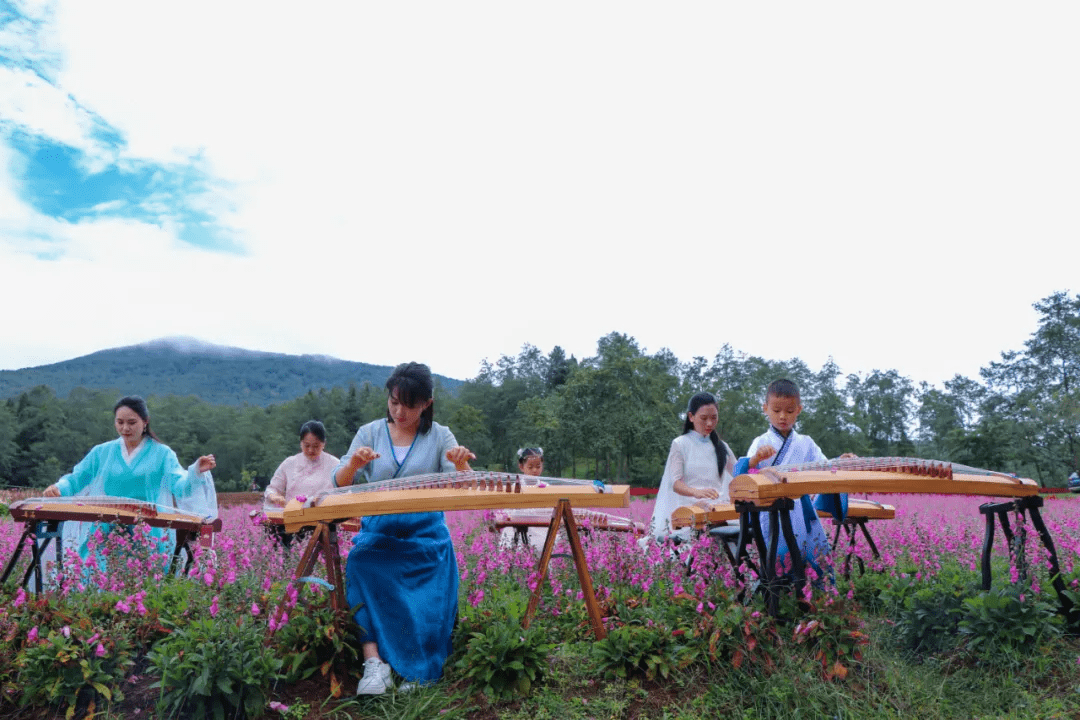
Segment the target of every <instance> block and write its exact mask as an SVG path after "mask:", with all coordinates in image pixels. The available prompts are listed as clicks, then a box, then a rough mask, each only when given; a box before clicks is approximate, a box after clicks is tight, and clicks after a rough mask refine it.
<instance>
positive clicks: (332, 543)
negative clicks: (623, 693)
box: [276, 499, 607, 640]
mask: <svg viewBox="0 0 1080 720" xmlns="http://www.w3.org/2000/svg"><path fill="white" fill-rule="evenodd" d="M562 523H565V524H566V537H567V540H569V542H570V550H571V554H572V556H573V558H574V565H575V566H576V567H577V574H578V581H579V582H580V583H581V590H582V593H583V594H584V596H585V607H586V609H587V610H588V613H589V622H590V624H591V625H592V629H593V633H594V634H595V635H596V639H597V640H603V639H604V638H605V637H607V631H606V630H605V629H604V623H603V619H602V617H601V615H600V605H599V603H597V601H596V593H595V591H594V590H593V584H592V577H590V575H589V567H588V565H587V564H586V563H585V551H584V550H583V549H582V547H581V536H580V535H579V534H578V527H577V523H576V522H575V521H574V513H573V511H572V510H571V509H570V501H569V500H567V499H561V500H559V501H558V503H557V504H556V505H555V510H554V512H553V513H552V516H551V523H550V524H549V526H548V534H547V538H546V540H545V541H544V549H543V552H542V553H541V555H540V560H539V562H538V564H537V566H536V572H537V573H538V577H537V581H536V590H535V591H533V593H532V597H530V598H529V605H528V608H527V609H526V610H525V617H523V618H522V620H521V625H522V627H525V628H528V627H529V624H530V623H531V622H532V618H533V615H535V614H536V609H537V608H538V607H539V605H540V594H541V592H542V591H543V588H544V582H545V581H546V580H547V573H548V563H550V562H551V555H552V550H553V549H554V548H555V537H556V536H557V535H558V533H559V526H560V525H561V524H562ZM337 525H338V523H337V521H334V520H319V521H318V523H317V524H316V527H315V531H314V533H312V536H311V539H310V540H309V541H308V544H307V548H306V549H305V550H304V554H303V556H301V558H300V563H299V564H298V565H297V566H296V573H295V575H294V579H295V580H302V579H304V578H306V577H309V576H310V575H311V572H312V571H313V570H314V569H315V565H316V564H317V563H318V561H319V555H320V554H321V555H322V557H323V560H324V562H325V564H326V579H327V582H329V583H330V585H331V586H332V590H331V596H330V602H331V605H332V607H333V608H334V609H335V610H342V611H348V609H349V607H348V605H347V604H346V600H345V576H344V575H343V574H342V572H341V553H340V549H339V546H338V537H337ZM284 608H285V603H284V601H283V602H282V603H281V604H280V605H279V609H278V611H277V615H276V617H277V619H279V620H280V617H281V613H283V612H284Z"/></svg>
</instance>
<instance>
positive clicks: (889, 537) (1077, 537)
mask: <svg viewBox="0 0 1080 720" xmlns="http://www.w3.org/2000/svg"><path fill="white" fill-rule="evenodd" d="M870 499H874V500H878V501H879V502H884V503H888V504H891V505H893V506H895V507H896V518H895V519H894V520H883V521H870V524H869V527H870V530H871V534H872V535H873V537H874V541H875V543H876V544H877V546H878V549H879V550H880V552H881V557H880V560H877V561H874V560H872V558H871V557H870V551H869V548H868V546H867V545H866V543H865V540H863V539H862V538H861V537H860V539H859V542H858V549H857V553H858V554H859V555H860V556H861V557H863V559H864V561H865V562H866V565H867V567H868V568H873V569H874V570H878V571H882V572H886V573H908V574H914V575H915V576H917V577H922V576H932V575H934V574H935V573H937V572H938V571H939V570H940V569H941V568H942V567H943V566H945V565H952V566H957V567H959V568H961V569H965V570H969V571H971V572H978V571H979V562H980V553H981V548H982V541H983V532H984V517H983V516H982V515H981V514H979V512H978V507H979V505H980V504H981V503H983V502H986V498H979V497H967V496H953V495H893V496H878V497H873V498H870ZM652 505H653V502H652V500H642V499H638V498H635V499H634V500H633V501H632V503H631V506H630V507H629V508H626V509H623V510H618V511H616V512H615V514H619V515H621V516H624V517H627V518H630V519H632V520H636V521H638V522H644V523H648V521H649V518H650V517H651V513H652ZM252 509H253V508H252V507H251V506H247V505H235V506H227V507H223V508H222V511H221V518H222V525H223V529H222V532H221V533H219V534H218V535H217V536H216V538H215V541H214V548H213V550H212V551H211V552H204V553H201V554H200V555H199V557H198V561H197V563H196V564H195V566H194V568H193V569H192V571H191V573H190V574H191V576H192V580H194V581H196V582H198V583H200V584H201V585H202V586H204V587H205V588H207V589H211V590H224V589H225V588H227V587H231V588H232V590H231V592H230V596H234V595H235V593H236V591H237V589H238V588H236V587H234V586H236V585H238V584H239V585H240V586H242V587H243V588H245V597H244V600H245V601H250V603H253V604H255V605H257V606H259V607H263V608H265V606H266V604H267V603H273V602H275V601H276V598H275V596H274V594H273V590H274V589H275V588H277V589H278V590H279V591H280V589H281V588H282V587H284V585H285V584H286V583H287V582H288V580H290V579H291V577H292V574H293V572H294V570H295V568H296V565H297V562H298V560H299V557H300V554H301V552H302V544H300V543H294V544H293V546H292V547H291V548H289V549H284V548H282V547H281V546H280V545H279V544H278V543H277V542H275V541H274V540H273V539H271V538H270V537H269V536H268V535H267V534H266V533H265V532H263V529H262V528H261V527H260V526H258V525H257V524H255V523H254V522H253V521H252V519H251V518H250V517H249V513H250V511H251V510H252ZM1042 513H1043V519H1044V521H1045V523H1046V525H1047V528H1048V530H1049V531H1050V533H1051V536H1052V537H1053V540H1054V543H1055V545H1056V548H1057V552H1058V557H1059V561H1060V563H1061V570H1062V573H1063V575H1064V576H1066V577H1071V576H1073V575H1076V574H1077V572H1076V571H1077V566H1078V558H1080V498H1074V497H1069V496H1049V497H1047V498H1046V502H1045V505H1044V507H1043V511H1042ZM446 520H447V525H448V526H449V528H450V532H451V535H452V537H453V539H454V544H455V547H456V548H457V557H458V565H459V569H460V572H461V586H460V590H461V595H460V597H461V600H462V605H461V607H462V609H461V612H462V613H463V614H465V613H467V612H468V608H469V607H470V606H476V605H478V604H479V603H481V602H482V601H483V599H484V597H485V596H486V595H488V594H490V592H491V589H492V587H493V585H495V584H497V583H500V582H504V581H507V580H512V581H516V582H519V583H522V584H524V585H527V586H528V587H529V588H530V589H531V588H534V587H535V582H536V578H535V577H534V569H535V565H536V559H537V555H538V553H537V552H536V550H535V549H534V548H530V547H527V546H525V547H523V546H519V545H512V544H510V543H507V542H506V537H505V536H503V538H502V540H501V541H500V536H498V535H496V534H495V533H494V532H492V531H490V528H489V526H488V523H487V521H486V520H485V516H484V513H482V512H456V513H447V517H446ZM1013 525H1014V528H1015V527H1016V523H1015V522H1013ZM825 526H826V530H827V532H828V533H829V535H830V539H831V537H832V534H833V526H832V524H831V522H829V521H826V522H825ZM21 530H22V528H21V526H17V525H16V524H15V523H13V522H12V521H11V519H10V518H7V519H4V520H2V521H0V557H2V558H3V561H4V563H5V564H6V562H7V559H8V558H10V557H11V554H12V552H13V550H14V545H15V542H16V540H17V538H18V536H19V534H20V532H21ZM504 532H508V531H504ZM341 538H342V540H341V548H340V549H341V553H342V558H343V559H344V556H345V555H346V554H347V553H348V550H349V548H350V547H351V544H350V542H349V540H350V538H351V535H350V534H349V533H342V534H341ZM846 542H847V540H846V535H845V536H844V537H842V538H841V547H845V546H846ZM1027 547H1028V552H1029V557H1030V558H1031V559H1032V561H1033V562H1034V563H1038V564H1040V565H1042V566H1045V561H1046V553H1045V551H1044V550H1043V548H1042V546H1041V545H1040V544H1039V543H1038V541H1037V538H1036V536H1035V533H1034V532H1033V531H1032V532H1029V533H1028V536H1027ZM556 552H557V553H560V552H567V548H565V546H559V545H557V547H556ZM691 552H693V553H695V555H696V558H695V567H697V568H699V569H702V568H704V570H702V571H700V572H697V573H694V574H693V575H690V576H688V575H687V573H686V571H685V568H684V567H683V566H682V565H681V564H679V563H675V562H672V560H671V554H670V552H669V551H668V550H666V549H664V548H662V547H659V546H656V545H652V546H650V548H649V549H648V550H647V551H643V550H642V549H641V547H640V546H639V544H638V542H637V537H635V536H634V535H632V534H629V533H593V534H592V536H591V537H587V540H586V555H587V558H588V563H589V568H590V571H591V573H592V575H593V581H594V584H595V585H596V591H597V595H598V597H599V598H601V599H604V598H605V597H607V596H609V595H610V594H611V593H612V592H613V591H614V589H615V588H616V587H617V586H621V587H623V588H624V590H629V591H631V592H638V591H642V592H644V591H648V590H649V589H650V587H651V586H652V585H653V584H655V583H656V582H658V581H662V582H664V583H665V584H667V585H670V587H671V589H672V593H673V594H674V595H678V594H680V593H683V592H689V593H692V594H694V595H696V596H698V597H702V598H703V599H707V596H708V593H709V588H710V586H711V585H712V583H714V582H718V581H719V582H721V583H722V584H724V585H726V586H729V587H730V586H732V585H733V584H734V579H733V577H732V573H731V570H730V568H729V566H728V565H727V563H726V561H723V562H722V561H721V560H722V556H721V555H720V553H719V552H717V551H715V550H714V549H713V547H712V546H711V544H710V541H709V539H708V538H703V539H701V540H699V542H698V543H697V544H696V545H695V546H694V547H693V548H692V550H691ZM25 556H26V554H25V553H24V560H23V562H25ZM48 557H50V558H51V557H52V550H51V548H50V550H49V555H48ZM994 557H995V563H996V565H995V567H996V571H995V576H994V581H995V583H998V582H1005V581H1007V578H1005V577H1002V570H1001V568H1007V567H1008V565H1007V564H1006V560H1005V558H1007V557H1008V555H1007V547H1006V543H1005V539H1004V536H1003V534H1002V533H1001V531H1000V529H999V530H998V531H997V533H996V535H995V553H994ZM161 560H162V558H161V557H160V556H155V555H150V556H146V555H145V554H144V555H143V556H142V557H141V558H140V556H139V555H137V554H130V555H129V556H128V557H127V560H126V563H127V564H126V565H125V566H124V567H123V568H117V569H115V571H113V572H110V573H108V574H107V575H102V576H101V579H100V580H99V581H98V589H101V590H107V591H110V592H115V593H119V594H124V595H126V596H134V595H135V594H137V593H138V592H140V591H143V590H146V589H147V588H148V587H149V586H150V585H153V584H155V583H158V582H160V580H161V565H162V562H161ZM999 566H1000V567H999ZM1042 579H1043V580H1044V581H1045V579H1046V578H1045V574H1044V577H1043V578H1042ZM1074 582H1075V581H1074ZM549 583H550V588H551V591H552V593H551V595H550V596H549V597H547V599H546V600H545V605H544V607H545V608H546V609H547V610H548V611H550V612H556V613H557V612H562V611H564V610H565V608H566V606H567V605H570V604H574V603H578V602H579V600H580V594H579V588H578V582H577V577H576V574H575V573H574V569H573V566H572V563H571V562H570V561H569V560H568V559H566V558H556V559H555V560H553V562H552V565H551V573H550V575H549ZM1043 584H1044V585H1045V587H1043V588H1042V590H1043V591H1044V592H1052V590H1050V588H1049V584H1048V583H1045V582H1044V583H1043ZM312 587H315V588H317V586H312ZM1039 587H1040V586H1039V585H1038V584H1037V585H1036V588H1039ZM79 589H85V588H78V587H75V588H69V589H68V591H69V592H74V591H78V590H79ZM209 610H210V608H208V611H209Z"/></svg>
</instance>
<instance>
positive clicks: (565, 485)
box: [283, 471, 630, 532]
mask: <svg viewBox="0 0 1080 720" xmlns="http://www.w3.org/2000/svg"><path fill="white" fill-rule="evenodd" d="M560 500H569V501H570V502H571V503H572V505H573V506H574V507H575V508H583V507H629V506H630V486H629V485H604V486H603V487H602V488H601V487H597V486H596V485H595V484H594V483H589V482H584V481H576V482H575V481H570V480H563V479H561V478H542V477H541V478H534V477H528V478H526V477H525V476H523V475H516V474H510V473H499V472H488V471H465V472H457V473H436V474H432V475H416V476H413V477H410V478H404V479H402V480H384V481H381V482H376V483H367V484H365V485H354V486H351V487H344V488H338V489H337V490H332V491H330V492H327V493H324V494H322V495H320V496H318V497H316V498H314V499H312V500H309V501H307V502H304V503H301V502H300V501H299V500H292V501H290V502H289V503H288V504H287V505H286V506H285V511H284V513H283V517H284V521H285V530H286V531H287V532H295V531H296V530H297V529H298V528H300V527H303V526H304V525H311V524H313V523H316V522H319V521H337V522H340V521H342V520H346V519H348V518H354V517H364V516H370V515H392V514H396V513H412V512H433V511H454V510H500V509H509V508H554V507H555V506H556V505H557V504H558V503H559V501H560Z"/></svg>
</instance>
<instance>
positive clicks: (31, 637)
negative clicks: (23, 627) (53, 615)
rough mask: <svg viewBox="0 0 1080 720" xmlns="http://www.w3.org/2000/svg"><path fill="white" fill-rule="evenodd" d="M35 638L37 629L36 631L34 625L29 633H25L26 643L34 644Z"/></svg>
mask: <svg viewBox="0 0 1080 720" xmlns="http://www.w3.org/2000/svg"><path fill="white" fill-rule="evenodd" d="M37 636H38V629H37V625H35V626H34V627H32V628H30V632H28V633H26V641H27V642H34V641H36V640H37Z"/></svg>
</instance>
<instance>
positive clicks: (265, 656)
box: [149, 618, 283, 720]
mask: <svg viewBox="0 0 1080 720" xmlns="http://www.w3.org/2000/svg"><path fill="white" fill-rule="evenodd" d="M149 660H150V664H151V669H152V672H154V673H155V674H156V675H158V676H159V677H160V678H161V679H160V680H159V681H158V682H156V683H154V684H153V685H152V687H157V688H160V689H161V695H160V699H159V700H158V711H159V712H161V713H162V714H169V715H176V714H179V713H180V712H181V711H185V712H190V713H192V714H193V715H194V717H196V718H205V717H208V716H211V717H213V718H215V719H217V720H223V719H224V718H225V717H258V716H259V715H261V714H262V712H263V710H264V709H265V707H266V703H267V700H268V697H267V691H268V690H269V689H270V688H271V687H272V686H273V685H274V683H275V682H276V681H277V680H278V679H279V678H280V670H281V667H282V663H283V661H282V660H281V659H280V658H278V657H276V651H275V650H274V648H273V647H272V646H271V644H270V643H267V642H266V632H265V630H264V628H263V627H262V625H261V624H258V623H255V622H253V621H250V620H247V619H244V618H241V619H240V620H239V621H238V622H237V623H236V624H232V623H227V622H216V621H214V620H213V619H210V618H206V619H200V620H195V621H194V622H192V623H191V624H189V625H188V626H186V627H184V628H181V629H179V630H176V631H175V632H174V633H173V634H172V635H170V636H169V637H168V638H166V639H164V640H160V641H159V642H158V643H157V644H156V645H155V646H154V648H153V649H152V650H151V652H150V654H149Z"/></svg>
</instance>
